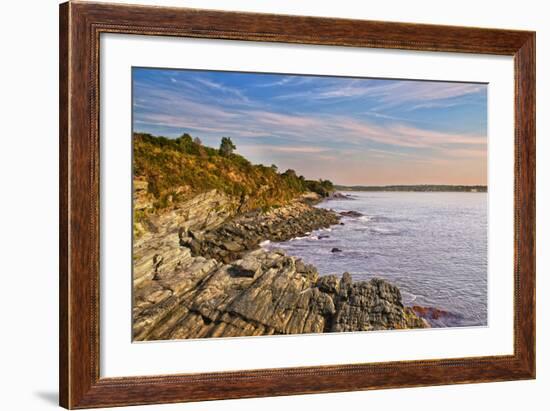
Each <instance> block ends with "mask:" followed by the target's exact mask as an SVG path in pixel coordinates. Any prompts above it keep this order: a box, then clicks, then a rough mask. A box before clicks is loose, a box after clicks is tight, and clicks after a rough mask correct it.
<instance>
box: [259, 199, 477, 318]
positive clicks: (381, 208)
mask: <svg viewBox="0 0 550 411" xmlns="http://www.w3.org/2000/svg"><path fill="white" fill-rule="evenodd" d="M348 194H350V195H351V196H353V200H328V201H326V202H324V203H322V204H319V205H318V207H323V208H330V209H333V210H335V211H349V210H354V211H358V212H360V213H362V214H363V216H362V217H355V218H353V217H343V219H342V222H343V223H344V225H337V226H333V227H332V228H330V229H327V230H319V231H315V232H312V233H311V234H310V235H309V236H307V237H303V238H296V239H293V240H290V241H287V242H283V243H271V244H267V245H265V247H267V248H283V249H285V250H286V251H287V253H288V254H289V255H293V256H297V257H301V258H302V259H303V260H304V261H305V262H307V263H310V264H314V265H315V266H316V267H317V269H318V270H319V273H320V274H321V275H327V274H339V275H340V274H342V273H343V272H344V271H348V272H349V273H351V274H352V277H353V279H354V280H356V281H357V280H368V279H370V278H372V277H379V278H384V279H386V280H388V281H390V282H392V283H393V284H395V285H397V286H398V287H399V288H400V290H401V292H402V295H403V302H404V303H405V304H406V305H420V306H427V307H436V308H438V309H442V310H445V311H448V312H449V313H451V315H449V316H447V317H446V318H443V319H441V320H440V321H438V324H436V325H439V326H480V325H486V324H487V194H486V193H406V192H400V193H388V192H354V193H348ZM332 248H339V249H341V250H342V252H337V253H333V252H331V250H332Z"/></svg>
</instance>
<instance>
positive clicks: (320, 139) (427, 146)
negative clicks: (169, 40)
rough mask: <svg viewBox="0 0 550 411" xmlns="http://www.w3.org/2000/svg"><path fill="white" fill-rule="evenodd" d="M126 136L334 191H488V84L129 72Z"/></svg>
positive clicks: (191, 72)
mask: <svg viewBox="0 0 550 411" xmlns="http://www.w3.org/2000/svg"><path fill="white" fill-rule="evenodd" d="M132 79H133V102H132V104H133V108H132V109H133V130H134V131H135V132H145V133H150V134H153V135H162V136H165V137H173V138H175V137H178V136H180V135H182V134H183V133H189V134H191V135H192V136H193V137H199V138H200V139H201V140H202V142H203V144H205V145H207V146H212V147H218V146H219V143H220V140H221V138H222V137H224V136H227V137H231V139H232V140H233V142H234V143H235V145H236V146H237V150H236V151H237V153H239V154H241V155H243V156H244V157H246V158H248V159H249V160H250V161H252V162H253V163H261V164H265V165H271V164H276V165H277V166H278V168H279V170H281V171H284V170H286V169H289V168H291V169H294V170H296V172H297V173H298V174H301V175H304V176H305V177H306V178H308V179H319V178H322V179H329V180H331V181H333V182H334V183H336V184H343V185H388V184H472V185H474V184H483V185H485V184H486V183H487V85H486V84H478V83H457V82H435V81H415V80H393V79H369V78H350V77H321V76H305V75H285V74H264V73H240V72H220V71H198V70H172V69H154V68H133V76H132Z"/></svg>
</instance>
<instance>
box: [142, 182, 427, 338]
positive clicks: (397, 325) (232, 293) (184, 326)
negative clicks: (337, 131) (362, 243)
mask: <svg viewBox="0 0 550 411" xmlns="http://www.w3.org/2000/svg"><path fill="white" fill-rule="evenodd" d="M200 200H202V201H195V200H192V201H191V202H189V203H186V204H183V205H182V206H181V207H180V210H183V211H184V212H185V214H184V215H182V216H180V214H179V213H178V214H177V215H171V216H166V218H159V219H158V220H157V221H156V222H155V230H153V231H149V232H148V233H146V234H145V235H142V236H141V237H139V238H138V239H137V240H136V242H135V244H134V275H133V285H134V293H133V320H134V321H133V338H134V340H135V341H147V340H149V341H151V340H171V339H187V338H202V337H240V336H254V335H274V334H309V333H323V332H349V331H370V330H388V329H408V328H426V327H429V325H428V323H427V322H426V321H425V320H423V319H421V318H420V317H419V316H418V315H417V314H416V313H415V312H414V311H413V310H412V309H411V308H409V307H404V306H403V304H402V300H401V293H400V291H399V289H398V288H397V287H395V286H394V285H392V284H390V283H388V282H386V281H384V280H381V279H372V280H370V281H361V282H353V281H352V278H351V275H350V274H348V273H344V274H343V275H342V276H337V275H329V276H322V277H321V276H319V274H318V272H317V269H316V268H315V267H314V266H312V265H308V264H305V263H304V262H303V261H301V260H300V259H298V258H295V257H291V256H287V255H285V253H284V252H283V251H281V250H272V251H267V250H264V249H262V248H259V243H260V242H261V241H263V240H265V239H273V240H277V241H283V240H287V239H290V238H292V237H294V236H297V235H303V234H304V233H306V232H308V231H311V230H314V229H317V228H321V227H328V226H330V225H332V224H337V223H338V221H339V216H338V215H336V213H333V212H331V211H329V210H321V209H318V208H314V207H312V206H311V205H309V204H307V203H305V202H296V203H292V204H290V205H288V206H285V207H281V208H279V209H275V210H270V211H268V212H264V213H260V212H256V213H249V214H245V215H238V216H236V217H233V216H228V214H227V211H226V210H227V209H228V208H227V207H225V206H224V207H221V206H218V207H217V208H216V209H219V210H221V212H222V213H225V216H218V215H216V214H215V213H213V212H212V208H209V207H204V205H205V202H207V201H209V202H211V203H213V204H218V205H219V204H230V202H228V201H226V200H225V199H223V198H220V196H219V195H218V194H216V193H209V194H207V195H203V198H201V199H200ZM172 213H177V211H176V212H172ZM190 216H192V217H193V218H192V219H190ZM189 222H192V223H189ZM178 223H179V224H178Z"/></svg>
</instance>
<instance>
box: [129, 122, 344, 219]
mask: <svg viewBox="0 0 550 411" xmlns="http://www.w3.org/2000/svg"><path fill="white" fill-rule="evenodd" d="M230 151H231V150H230ZM134 178H135V179H140V180H144V181H147V183H148V185H147V190H148V192H149V194H150V195H151V196H152V197H153V199H154V201H153V209H154V210H162V209H165V208H168V207H170V206H171V205H172V204H174V203H177V202H179V201H184V200H186V199H189V198H191V197H193V196H195V195H196V194H199V193H201V192H205V191H209V190H212V189H216V190H219V191H221V192H223V193H226V194H228V195H230V196H232V197H235V198H238V199H240V201H241V202H242V207H241V209H242V211H248V210H254V209H267V208H271V207H274V206H280V205H283V204H286V203H288V202H289V201H290V200H292V199H294V198H296V197H297V196H299V195H300V194H302V193H304V192H307V191H314V192H317V193H318V194H320V195H321V196H327V195H328V194H329V193H330V192H331V191H332V190H333V185H332V183H331V182H330V181H327V180H324V181H312V180H306V179H305V178H304V177H303V176H298V175H296V173H295V172H294V171H293V170H287V171H285V172H284V173H279V172H278V171H277V168H276V166H274V165H272V166H269V167H268V166H265V165H262V164H252V163H251V162H250V161H248V160H247V159H246V158H244V157H243V156H241V155H239V154H235V153H227V152H225V153H224V152H223V151H222V150H219V149H215V148H212V147H207V146H204V145H202V144H201V143H200V140H198V139H195V141H194V140H193V138H192V137H191V136H190V135H189V134H184V135H182V136H181V137H179V138H177V139H169V138H166V137H155V136H152V135H150V134H144V133H134Z"/></svg>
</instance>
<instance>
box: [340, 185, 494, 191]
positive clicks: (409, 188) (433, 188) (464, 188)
mask: <svg viewBox="0 0 550 411" xmlns="http://www.w3.org/2000/svg"><path fill="white" fill-rule="evenodd" d="M334 188H335V189H336V190H337V191H404V192H465V193H486V192H487V186H483V185H471V186H469V185H443V184H421V185H387V186H344V185H335V186H334Z"/></svg>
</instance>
